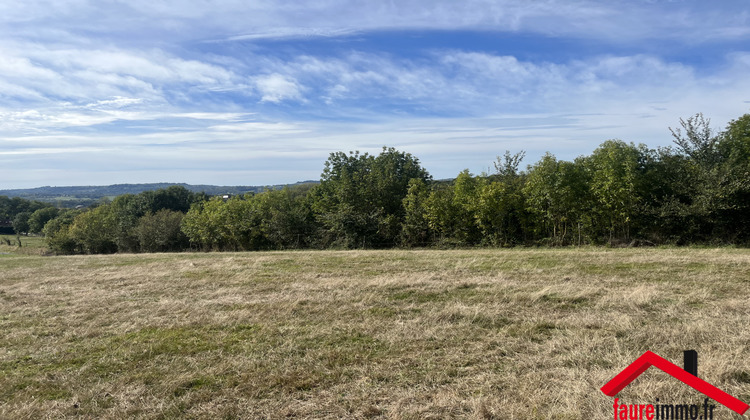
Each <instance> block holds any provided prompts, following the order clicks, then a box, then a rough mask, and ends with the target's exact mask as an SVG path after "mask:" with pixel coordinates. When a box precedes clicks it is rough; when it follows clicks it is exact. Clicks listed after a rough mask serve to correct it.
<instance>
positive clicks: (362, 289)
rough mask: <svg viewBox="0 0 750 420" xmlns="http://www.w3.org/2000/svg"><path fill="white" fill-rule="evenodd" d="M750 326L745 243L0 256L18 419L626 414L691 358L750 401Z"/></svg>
mask: <svg viewBox="0 0 750 420" xmlns="http://www.w3.org/2000/svg"><path fill="white" fill-rule="evenodd" d="M22 240H23V238H22ZM749 322H750V251H748V250H741V249H600V248H584V249H512V250H459V251H349V252H336V251H318V252H269V253H237V254H232V253H225V254H149V255H111V256H72V257H43V256H33V255H19V254H14V255H0V418H13V419H19V418H44V417H48V418H66V417H67V418H121V417H125V416H130V417H141V418H396V419H423V418H434V419H443V418H499V419H592V418H601V419H608V418H610V419H611V418H613V408H612V404H613V398H610V397H607V396H605V395H604V394H603V393H602V392H601V391H599V388H600V387H601V386H602V385H604V383H606V382H607V381H608V380H610V379H611V378H612V377H613V376H614V375H616V374H617V373H618V372H620V371H621V370H622V369H624V368H625V367H626V366H627V365H628V364H630V363H631V362H632V361H633V360H635V359H636V358H637V357H638V356H640V355H641V354H642V353H643V352H645V351H646V350H651V351H654V352H656V353H657V354H659V355H661V356H663V357H665V358H667V359H669V360H671V361H673V362H675V363H676V364H678V365H680V366H681V365H682V351H683V350H685V349H696V350H697V351H698V354H699V364H698V369H699V375H700V377H701V378H703V379H705V380H707V381H708V382H710V383H712V384H714V385H716V386H718V387H719V388H721V389H723V390H725V391H727V392H728V393H730V394H732V395H734V396H735V397H737V398H739V399H741V400H743V401H745V402H750V325H749ZM618 397H619V398H620V399H621V402H625V403H641V404H648V403H654V402H655V399H656V398H660V400H661V402H662V403H702V402H703V396H702V394H699V393H697V392H696V391H694V390H692V389H691V388H689V387H687V386H686V385H684V384H682V383H680V382H678V381H677V380H675V379H673V378H671V377H669V376H668V375H666V374H664V373H663V372H661V371H658V370H656V369H649V370H648V371H647V372H646V373H645V374H643V375H642V376H641V377H640V378H638V379H637V380H636V381H635V382H633V383H632V384H631V385H630V386H628V387H627V388H625V389H624V390H623V391H622V392H621V393H620V394H619V395H618ZM714 418H741V417H740V416H738V415H736V414H734V413H732V412H731V411H730V410H729V409H727V408H724V407H721V406H720V407H718V408H717V409H716V410H715V416H714Z"/></svg>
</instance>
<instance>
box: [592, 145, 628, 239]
mask: <svg viewBox="0 0 750 420" xmlns="http://www.w3.org/2000/svg"><path fill="white" fill-rule="evenodd" d="M640 157H641V153H640V151H639V149H638V148H637V147H636V146H635V145H633V144H632V143H631V144H626V143H625V142H623V141H621V140H607V141H605V142H604V143H602V144H601V145H600V146H599V147H598V148H597V149H596V150H594V153H593V154H592V155H591V156H589V157H588V158H587V159H586V165H587V167H588V170H589V171H590V179H591V181H590V182H591V184H590V186H591V192H592V194H593V196H594V198H595V199H596V207H595V208H594V209H592V210H593V213H595V214H598V216H599V217H600V223H601V225H600V226H601V227H604V228H605V229H606V232H607V236H608V241H609V242H610V243H611V242H612V241H613V239H614V238H615V236H616V235H620V237H621V238H622V239H625V240H628V239H629V238H630V225H631V221H632V218H633V216H634V212H635V208H636V205H637V204H638V202H639V197H638V195H637V194H636V192H637V190H636V177H637V175H638V168H639V164H640Z"/></svg>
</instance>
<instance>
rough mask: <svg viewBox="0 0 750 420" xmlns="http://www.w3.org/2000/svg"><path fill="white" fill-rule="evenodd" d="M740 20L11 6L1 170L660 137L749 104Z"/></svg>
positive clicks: (244, 171)
mask: <svg viewBox="0 0 750 420" xmlns="http://www.w3.org/2000/svg"><path fill="white" fill-rule="evenodd" d="M748 28H750V17H749V15H748V12H747V11H746V4H745V2H743V1H730V2H724V3H722V5H721V7H717V6H714V5H710V4H708V3H703V2H697V1H694V0H688V1H681V2H662V1H645V0H644V1H628V2H625V1H612V2H598V1H588V0H573V1H569V0H565V1H563V0H550V1H544V2H528V1H522V0H497V1H492V0H467V1H464V2H456V1H453V0H437V1H427V0H407V1H399V2H373V1H364V0H351V1H345V0H313V1H308V2H298V1H291V0H289V1H276V2H267V1H223V2H203V1H197V0H195V1H192V0H191V1H182V0H181V1H177V0H173V1H166V2H154V1H146V0H131V1H128V2H120V1H116V2H96V1H90V0H77V1H69V2H59V1H51V0H28V1H25V2H5V3H2V4H0V40H2V42H0V99H2V101H0V180H4V182H5V184H7V185H4V186H6V187H7V186H34V185H39V184H49V183H51V182H48V181H45V177H50V179H56V180H57V179H68V180H69V181H67V182H66V183H67V184H73V183H91V181H86V180H87V179H89V178H92V177H93V178H92V179H95V180H96V183H108V182H127V181H134V180H142V181H147V180H155V179H159V180H175V181H177V180H179V181H183V180H184V181H190V182H195V183H205V182H215V181H216V180H221V182H220V183H237V184H247V183H276V182H293V181H296V180H299V179H309V178H315V177H317V176H318V175H319V172H320V168H321V167H322V162H323V161H324V160H325V158H326V157H327V155H328V153H329V152H331V151H335V150H353V149H361V150H363V151H371V152H377V151H378V150H379V148H380V147H381V146H383V145H392V146H396V147H403V148H405V149H407V150H408V151H411V152H413V153H415V154H417V155H418V156H419V157H421V158H422V160H423V162H424V163H425V165H426V166H427V168H428V169H429V170H431V171H432V172H434V173H435V174H436V176H438V177H446V176H452V175H455V173H457V172H458V171H459V170H461V169H463V168H464V167H469V168H470V169H472V170H473V171H475V172H476V171H480V170H482V169H486V167H487V166H488V165H490V163H491V161H492V160H493V159H494V156H495V155H496V154H500V153H502V152H503V151H504V150H505V149H512V150H518V149H526V150H528V151H529V159H530V160H533V159H534V158H535V157H538V156H540V155H541V154H542V153H543V152H544V151H546V150H549V151H552V152H554V153H556V154H557V155H558V156H560V157H562V158H572V157H574V156H575V155H578V154H583V153H588V152H590V151H591V150H592V149H593V147H595V146H596V145H597V144H598V143H599V142H601V141H602V140H605V139H607V138H610V137H620V138H623V139H625V140H628V141H636V142H638V141H643V142H645V143H647V144H649V145H652V146H655V145H659V144H666V143H669V141H670V140H669V136H668V131H667V127H668V126H669V125H674V124H675V123H676V122H677V120H678V118H679V117H685V116H689V115H692V114H693V113H695V112H704V113H706V114H707V115H709V116H711V117H713V121H714V122H715V123H716V124H717V125H718V126H719V127H720V126H721V125H723V124H724V123H725V122H726V121H728V120H729V119H731V118H736V117H737V116H739V115H741V114H742V113H744V112H746V111H747V103H748V101H749V100H750V96H749V95H747V94H746V92H750V80H748V78H747V76H746V75H747V74H748V73H749V72H750V58H748V57H750V51H749V50H748V49H747V47H745V45H747V41H750V30H748ZM467 33H471V34H475V35H476V34H479V35H476V36H474V35H472V36H473V37H472V36H468V37H467ZM388 34H394V35H391V36H384V35H388ZM446 34H448V35H449V36H446ZM464 38H465V39H464ZM477 40H479V41H481V42H474V41H477ZM443 44H446V45H443ZM514 51H515V52H514ZM519 51H521V52H523V53H519ZM186 169H190V171H186ZM66 177H67V178H66ZM168 178H169V179H168ZM187 178H189V179H187Z"/></svg>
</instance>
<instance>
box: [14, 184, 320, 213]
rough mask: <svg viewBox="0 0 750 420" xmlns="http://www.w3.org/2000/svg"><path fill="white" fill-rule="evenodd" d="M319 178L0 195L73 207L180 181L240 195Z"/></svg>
mask: <svg viewBox="0 0 750 420" xmlns="http://www.w3.org/2000/svg"><path fill="white" fill-rule="evenodd" d="M317 182H318V181H301V182H297V183H295V184H286V185H285V184H279V185H263V186H258V185H235V186H223V185H190V184H181V183H168V182H159V183H152V184H115V185H106V186H91V185H90V186H71V187H50V186H46V187H38V188H28V189H12V190H0V195H4V196H6V197H20V198H24V199H26V200H38V201H43V202H48V203H54V204H56V205H58V206H60V207H74V206H77V205H88V204H92V203H94V202H97V201H99V200H101V199H102V198H113V197H116V196H118V195H123V194H139V193H142V192H144V191H153V190H158V189H162V188H167V187H170V186H172V185H179V186H182V187H185V188H187V189H188V190H190V191H193V192H205V193H206V194H208V195H220V194H231V195H239V194H246V193H249V192H253V193H258V192H261V191H263V190H265V189H269V188H270V189H276V188H283V187H285V186H292V185H300V184H309V183H317Z"/></svg>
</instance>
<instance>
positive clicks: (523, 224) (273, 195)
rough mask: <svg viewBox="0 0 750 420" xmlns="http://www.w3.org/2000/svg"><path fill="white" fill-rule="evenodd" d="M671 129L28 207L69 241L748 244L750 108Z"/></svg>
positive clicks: (342, 163)
mask: <svg viewBox="0 0 750 420" xmlns="http://www.w3.org/2000/svg"><path fill="white" fill-rule="evenodd" d="M671 131H672V135H673V137H674V145H673V146H671V147H661V148H657V149H650V148H648V147H646V146H645V145H643V144H638V145H636V144H633V143H625V142H623V141H620V140H607V141H605V142H603V143H602V144H601V145H599V147H598V148H596V150H594V151H593V152H592V153H591V154H590V155H588V156H580V157H578V158H576V159H575V160H573V161H565V160H559V159H557V158H556V157H555V156H554V155H552V154H550V153H547V154H546V155H544V156H543V157H542V158H541V159H540V160H539V161H538V162H536V163H534V164H532V165H529V166H527V168H526V169H525V170H521V169H520V164H521V162H522V159H523V158H524V154H523V152H519V153H515V154H513V153H510V152H506V153H505V154H504V155H503V156H499V157H498V159H497V161H496V162H495V164H494V167H495V170H494V172H493V173H483V174H479V175H475V174H471V173H470V172H469V171H468V170H464V171H462V172H461V173H459V174H458V176H457V177H456V178H455V179H453V180H449V181H438V180H434V179H432V177H431V176H430V174H429V173H428V172H427V171H426V170H425V169H424V168H423V167H422V166H421V164H420V162H419V160H418V159H417V158H416V157H414V156H412V155H411V154H409V153H405V152H401V151H398V150H396V149H393V148H383V150H382V152H381V153H379V154H378V155H370V154H368V153H364V154H361V153H359V152H349V153H344V152H336V153H331V154H330V156H329V158H328V159H327V161H326V162H325V165H324V168H323V172H322V175H321V179H320V183H319V184H304V185H298V186H294V187H286V188H282V189H270V190H267V191H264V192H261V193H257V194H245V195H239V196H234V197H231V198H229V199H225V198H222V197H211V196H208V195H206V194H201V193H198V194H196V193H193V192H190V191H188V190H187V189H185V188H183V187H180V186H172V187H169V188H166V189H161V190H157V191H147V192H143V193H140V194H125V195H121V196H118V197H116V198H115V199H114V200H112V201H111V202H109V203H102V204H100V205H98V206H95V207H92V208H88V209H85V210H58V209H54V208H51V207H49V206H43V208H38V209H34V210H33V211H32V208H29V209H27V210H26V211H25V213H26V215H27V217H28V221H29V222H31V220H33V221H34V226H33V227H31V226H30V225H29V226H28V231H30V232H40V233H43V234H44V235H45V236H46V239H47V242H48V244H49V247H50V248H51V249H52V250H53V251H55V252H57V253H65V254H70V253H112V252H162V251H182V250H188V249H192V250H215V251H225V250H230V251H242V250H267V249H300V248H348V249H350V248H389V247H464V246H518V245H548V246H566V245H584V244H594V245H602V244H610V245H618V244H633V243H641V244H676V245H686V244H695V243H702V244H738V245H747V244H748V243H750V114H746V115H744V116H742V117H740V118H738V119H736V120H733V121H731V122H730V123H729V124H728V126H727V127H726V129H725V130H723V131H720V132H718V133H715V132H714V131H713V130H712V129H711V128H710V126H709V121H708V120H707V119H705V118H704V117H703V116H702V115H701V114H697V115H695V116H693V117H690V118H688V119H687V120H682V119H681V120H680V127H679V128H677V129H672V130H671ZM0 203H1V202H0ZM0 208H2V207H0ZM42 221H43V223H42ZM40 223H41V225H40Z"/></svg>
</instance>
